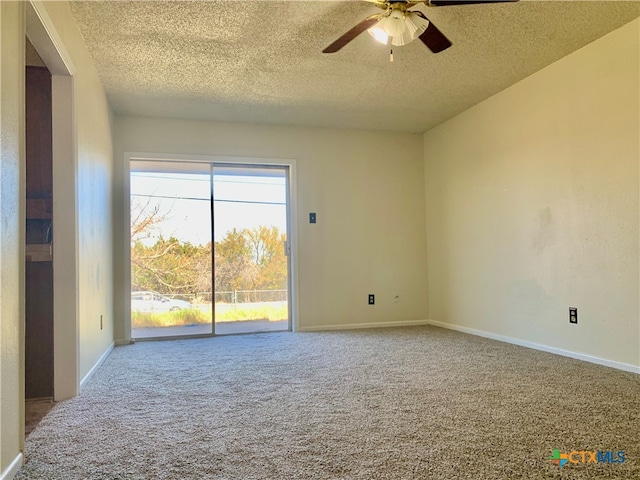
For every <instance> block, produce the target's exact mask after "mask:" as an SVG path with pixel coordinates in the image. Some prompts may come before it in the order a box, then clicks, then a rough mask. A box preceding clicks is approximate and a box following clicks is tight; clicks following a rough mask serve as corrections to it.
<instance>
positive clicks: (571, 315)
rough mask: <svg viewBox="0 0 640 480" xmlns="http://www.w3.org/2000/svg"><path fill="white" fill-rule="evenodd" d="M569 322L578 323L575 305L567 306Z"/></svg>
mask: <svg viewBox="0 0 640 480" xmlns="http://www.w3.org/2000/svg"><path fill="white" fill-rule="evenodd" d="M569 323H573V324H577V323H578V309H577V308H575V307H569Z"/></svg>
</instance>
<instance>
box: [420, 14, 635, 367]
mask: <svg viewBox="0 0 640 480" xmlns="http://www.w3.org/2000/svg"><path fill="white" fill-rule="evenodd" d="M639 40H640V20H635V21H634V22H632V23H630V24H628V25H626V26H624V27H622V28H620V29H618V30H616V31H614V32H612V33H610V34H608V35H606V36H605V37H603V38H601V39H599V40H597V41H596V42H594V43H592V44H590V45H588V46H586V47H584V48H582V49H581V50H578V51H577V52H574V53H572V54H571V55H569V56H567V57H565V58H563V59H561V60H560V61H558V62H556V63H554V64H552V65H551V66H549V67H547V68H545V69H543V70H542V71H540V72H538V73H536V74H534V75H532V76H530V77H529V78H526V79H525V80H523V81H521V82H519V83H518V84H516V85H514V86H512V87H510V88H508V89H506V90H505V91H503V92H501V93H499V94H497V95H495V96H494V97H492V98H490V99H488V100H486V101H484V102H482V103H481V104H479V105H477V106H475V107H473V108H471V109H470V110H468V111H466V112H464V113H462V114H460V115H458V116H457V117H455V118H453V119H451V120H450V121H448V122H446V123H444V124H442V125H440V126H438V127H436V128H434V129H433V130H431V131H429V132H427V133H426V134H425V135H424V151H425V172H426V189H427V195H426V205H427V232H428V251H429V253H428V261H429V299H430V316H431V318H432V319H434V320H436V321H441V322H445V323H450V324H457V325H460V326H463V327H468V328H474V329H478V330H483V331H486V332H490V333H494V334H498V335H504V336H509V337H513V338H516V339H521V340H525V341H528V342H534V343H538V344H543V345H546V346H551V347H555V348H559V349H564V350H568V351H572V352H578V353H584V354H587V355H591V356H595V357H600V358H604V359H608V360H613V361H615V362H621V363H623V364H627V365H631V366H636V367H637V366H638V365H640V331H639V323H640V322H639V314H640V312H639V306H638V302H639V282H638V270H639V268H638V267H639V265H638V263H639V256H638V250H639V246H640V243H639V237H638V223H639V208H638V199H639V197H638V195H639V190H638V185H639V178H638V172H639V170H638V162H639V158H640V137H639V136H640V111H639V85H640V75H639V63H638V62H639V45H640V42H639ZM569 306H575V307H578V314H579V324H578V325H570V324H569V322H568V308H569Z"/></svg>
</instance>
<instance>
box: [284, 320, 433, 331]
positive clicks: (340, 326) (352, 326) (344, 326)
mask: <svg viewBox="0 0 640 480" xmlns="http://www.w3.org/2000/svg"><path fill="white" fill-rule="evenodd" d="M429 323H430V321H429V320H403V321H399V322H372V323H335V324H331V325H318V326H311V327H299V328H298V329H297V331H298V332H326V331H332V330H357V329H361V328H389V327H414V326H417V325H429Z"/></svg>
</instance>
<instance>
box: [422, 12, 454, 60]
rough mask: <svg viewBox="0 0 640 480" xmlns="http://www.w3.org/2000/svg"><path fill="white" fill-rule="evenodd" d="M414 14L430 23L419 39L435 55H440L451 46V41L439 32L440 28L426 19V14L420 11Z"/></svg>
mask: <svg viewBox="0 0 640 480" xmlns="http://www.w3.org/2000/svg"><path fill="white" fill-rule="evenodd" d="M414 13H417V14H418V15H419V16H421V17H422V18H424V19H425V20H427V21H428V22H429V26H428V27H427V29H426V30H425V31H424V32H423V33H422V35H420V36H419V37H418V38H419V39H420V40H421V41H422V43H424V44H425V45H426V46H427V47H428V48H429V50H431V51H432V52H433V53H440V52H441V51H443V50H446V49H447V48H449V47H450V46H451V42H450V41H449V39H448V38H447V37H445V36H444V33H442V32H441V31H440V30H438V27H436V26H435V25H434V24H433V22H432V21H431V20H429V19H428V18H427V17H425V15H424V13H422V12H421V11H419V10H416V11H414Z"/></svg>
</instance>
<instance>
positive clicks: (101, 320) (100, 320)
mask: <svg viewBox="0 0 640 480" xmlns="http://www.w3.org/2000/svg"><path fill="white" fill-rule="evenodd" d="M100 330H102V315H100Z"/></svg>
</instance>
